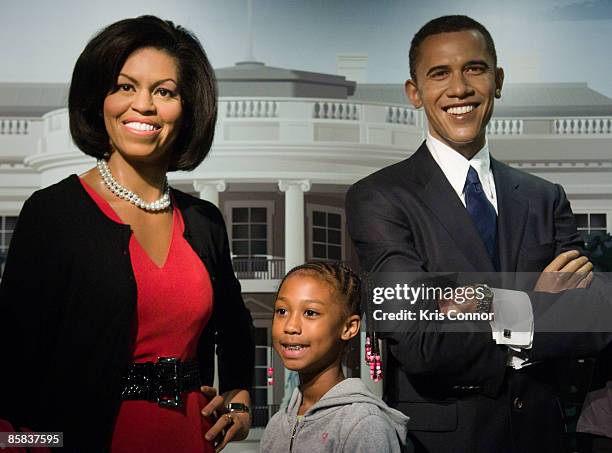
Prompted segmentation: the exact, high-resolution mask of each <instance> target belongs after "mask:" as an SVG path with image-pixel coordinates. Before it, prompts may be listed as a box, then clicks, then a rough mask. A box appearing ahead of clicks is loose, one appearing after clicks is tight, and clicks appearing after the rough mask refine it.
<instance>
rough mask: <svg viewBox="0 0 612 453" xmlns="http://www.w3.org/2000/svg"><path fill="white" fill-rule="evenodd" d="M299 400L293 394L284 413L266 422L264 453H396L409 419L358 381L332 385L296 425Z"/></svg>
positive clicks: (404, 434) (295, 393)
mask: <svg viewBox="0 0 612 453" xmlns="http://www.w3.org/2000/svg"><path fill="white" fill-rule="evenodd" d="M301 403H302V394H301V393H300V390H299V389H298V388H296V389H295V390H294V391H293V395H292V396H291V401H290V402H289V405H288V406H287V408H286V409H281V410H279V411H278V412H277V413H276V414H275V415H274V416H273V417H272V418H271V419H270V421H269V422H268V426H266V430H265V432H264V435H263V437H262V439H261V442H260V444H259V445H260V447H259V451H260V452H262V453H288V452H291V453H303V452H305V453H318V452H326V453H328V452H347V453H354V452H355V453H359V452H363V453H370V452H377V453H399V452H401V451H402V447H401V446H400V445H404V444H405V443H406V434H407V428H406V424H407V423H408V417H406V416H405V415H404V414H402V413H401V412H399V411H397V410H395V409H391V408H390V407H389V406H387V405H386V404H385V403H384V401H383V400H381V399H380V398H378V397H376V396H374V395H373V394H372V392H370V391H369V390H368V389H367V388H366V386H365V384H364V383H363V382H362V380H361V379H357V378H351V379H345V380H344V381H342V382H340V383H339V384H336V385H335V386H334V387H332V388H331V389H330V390H329V391H328V392H327V393H326V394H325V395H323V398H321V399H320V400H319V401H317V402H316V403H315V404H314V405H313V406H312V407H311V408H310V409H308V410H307V411H306V413H305V414H304V417H303V418H302V419H301V420H299V421H298V417H297V413H298V409H299V408H300V404H301Z"/></svg>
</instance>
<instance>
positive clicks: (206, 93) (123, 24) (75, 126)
mask: <svg viewBox="0 0 612 453" xmlns="http://www.w3.org/2000/svg"><path fill="white" fill-rule="evenodd" d="M145 47H152V48H155V49H159V50H163V51H165V52H167V53H168V54H169V55H170V56H172V57H173V58H175V59H176V61H177V67H178V79H179V80H178V85H179V91H180V93H181V104H182V115H181V126H180V129H179V131H178V134H177V137H176V140H175V141H174V143H173V145H172V150H171V152H172V155H171V158H170V165H169V168H168V170H169V171H174V170H193V169H194V168H196V167H197V166H198V165H199V164H200V163H201V162H202V160H204V158H205V157H206V155H207V154H208V152H209V150H210V147H211V145H212V141H213V137H214V133H215V123H216V120H217V85H216V82H215V76H214V72H213V69H212V67H211V65H210V63H209V61H208V58H207V57H206V53H205V52H204V49H203V48H202V45H201V44H200V42H199V41H198V39H197V38H196V37H195V35H194V34H193V33H191V32H190V31H188V30H186V29H185V28H183V27H181V26H177V25H174V24H173V23H172V22H171V21H166V20H162V19H160V18H158V17H155V16H140V17H136V18H132V19H124V20H121V21H119V22H115V23H113V24H111V25H109V26H107V27H106V28H104V29H103V30H101V31H100V32H98V34H96V35H95V36H94V37H93V38H92V39H91V40H90V41H89V43H88V44H87V46H86V47H85V49H84V50H83V52H82V53H81V55H80V56H79V58H78V60H77V62H76V65H75V67H74V71H73V73H72V82H71V84H70V93H69V96H68V111H69V114H70V133H71V134H72V139H73V140H74V142H75V143H76V145H77V146H78V147H79V148H80V149H81V150H82V151H83V152H84V153H85V154H89V155H90V156H93V157H96V158H98V159H101V158H103V157H104V156H105V154H107V153H108V152H109V151H110V145H109V137H108V133H107V131H106V127H105V126H104V118H103V117H102V114H101V112H102V107H103V104H104V99H105V98H106V96H107V95H108V94H109V93H110V92H111V91H112V90H113V89H114V87H115V85H116V83H117V77H118V76H119V72H120V71H121V68H122V67H123V65H124V63H125V61H126V60H127V59H128V57H129V56H130V55H131V54H132V53H133V52H135V51H136V50H139V49H142V48H145Z"/></svg>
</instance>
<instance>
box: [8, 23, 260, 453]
mask: <svg viewBox="0 0 612 453" xmlns="http://www.w3.org/2000/svg"><path fill="white" fill-rule="evenodd" d="M69 113H70V130H71V133H72V137H73V139H74V142H75V143H76V145H77V146H78V147H79V148H80V149H81V150H82V151H83V152H85V153H86V154H89V155H91V156H94V157H95V158H96V159H98V161H97V166H96V167H94V168H92V169H91V170H89V171H87V172H86V173H84V174H82V175H80V176H76V175H71V176H69V177H68V178H66V179H64V180H63V181H61V182H59V183H57V184H55V185H53V186H51V187H48V188H46V189H43V190H40V191H38V192H36V193H34V194H33V195H32V197H30V199H28V200H27V201H26V203H25V204H24V206H23V209H22V211H21V215H20V217H19V221H18V223H17V226H16V228H15V231H14V235H13V241H12V243H11V247H10V250H9V254H8V259H7V262H6V268H5V272H4V276H3V279H2V284H1V285H2V286H1V287H0V340H1V343H0V344H2V349H3V355H2V357H3V360H6V361H5V362H4V364H3V365H2V372H1V373H0V393H1V395H0V396H1V398H0V418H4V419H7V420H9V421H10V422H11V423H12V424H13V426H15V427H27V428H29V429H32V430H35V431H61V432H63V433H64V444H65V446H66V449H67V450H70V451H88V452H93V451H108V450H110V451H112V452H124V451H126V452H127V451H129V452H136V451H148V452H161V451H181V452H196V451H198V452H202V451H214V449H215V445H216V448H217V449H220V448H223V447H224V446H225V444H226V443H227V442H228V441H230V440H240V439H243V438H245V437H246V435H247V434H248V430H249V427H250V415H249V412H248V406H249V404H250V399H249V390H248V389H249V387H250V386H251V382H252V376H253V369H254V342H253V331H252V321H251V317H250V315H249V312H248V310H247V309H246V307H245V306H244V302H243V301H242V297H241V294H240V284H239V283H238V281H237V280H236V277H235V275H234V273H233V270H232V265H231V261H230V254H229V247H228V240H227V234H226V230H225V225H224V222H223V218H222V216H221V214H220V212H219V210H218V209H217V208H216V207H215V206H213V205H212V204H210V203H208V202H206V201H203V200H200V199H198V198H195V197H192V196H190V195H188V194H185V193H182V192H180V191H178V190H175V189H172V188H170V187H169V186H168V182H167V179H166V173H167V172H168V171H175V170H192V169H194V168H195V167H197V166H198V165H199V164H200V163H201V162H202V160H203V159H204V157H205V156H206V154H207V153H208V151H209V149H210V146H211V143H212V139H213V134H214V128H215V120H216V114H217V99H216V88H215V80H214V75H213V71H212V68H211V66H210V64H209V62H208V60H207V58H206V55H205V53H204V51H203V49H202V47H201V45H200V43H199V42H198V41H197V39H196V38H195V37H194V36H193V35H192V34H191V33H189V32H188V31H186V30H185V29H183V28H182V27H179V26H175V25H174V24H172V23H171V22H167V21H163V20H161V19H158V18H156V17H152V16H142V17H139V18H136V19H127V20H122V21H120V22H117V23H114V24H112V25H110V26H108V27H107V28H105V29H104V30H102V31H101V32H100V33H99V34H98V35H96V36H95V37H94V38H93V39H92V40H91V41H90V42H89V44H88V45H87V46H86V48H85V50H84V51H83V53H82V54H81V56H80V57H79V59H78V61H77V63H76V66H75V69H74V73H73V78H72V84H71V87H70V97H69ZM215 345H216V353H217V357H218V373H219V387H220V389H219V390H220V395H219V396H215V390H214V389H212V388H210V387H203V388H200V386H201V385H202V384H204V385H207V386H210V385H211V384H212V381H213V373H214V371H213V370H214V365H213V357H214V352H215ZM4 350H6V354H5V353H4ZM228 406H229V408H228Z"/></svg>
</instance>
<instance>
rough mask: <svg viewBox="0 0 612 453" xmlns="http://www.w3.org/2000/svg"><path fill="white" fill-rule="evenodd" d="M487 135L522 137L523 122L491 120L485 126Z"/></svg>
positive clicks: (514, 119)
mask: <svg viewBox="0 0 612 453" xmlns="http://www.w3.org/2000/svg"><path fill="white" fill-rule="evenodd" d="M487 134H488V135H523V120H520V119H516V118H492V119H491V121H489V124H488V125H487Z"/></svg>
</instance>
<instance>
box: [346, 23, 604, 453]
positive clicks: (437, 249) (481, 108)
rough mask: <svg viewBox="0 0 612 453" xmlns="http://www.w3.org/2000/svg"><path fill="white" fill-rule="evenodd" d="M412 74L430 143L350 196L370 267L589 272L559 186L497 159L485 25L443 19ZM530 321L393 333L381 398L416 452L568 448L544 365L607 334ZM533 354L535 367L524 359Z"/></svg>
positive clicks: (428, 30)
mask: <svg viewBox="0 0 612 453" xmlns="http://www.w3.org/2000/svg"><path fill="white" fill-rule="evenodd" d="M410 70H411V79H410V80H408V81H407V82H406V85H405V88H406V93H407V95H408V97H409V99H410V101H411V102H412V104H413V105H414V106H415V107H417V108H420V107H423V108H424V110H425V113H426V115H427V120H428V129H429V130H428V135H427V140H426V141H425V142H424V143H423V144H422V145H421V146H420V148H419V149H418V150H417V151H416V152H415V153H414V154H413V155H412V156H411V157H410V158H408V159H406V160H404V161H402V162H399V163H397V164H395V165H392V166H390V167H387V168H384V169H382V170H380V171H378V172H376V173H374V174H372V175H370V176H368V177H366V178H365V179H363V180H361V181H359V182H358V183H356V184H355V185H354V186H352V187H351V189H350V190H349V192H348V194H347V201H346V207H347V218H348V228H349V233H350V235H351V237H352V239H353V241H354V244H355V246H356V248H357V252H358V254H359V258H360V261H361V265H362V267H363V268H364V270H366V271H376V272H492V273H494V272H495V271H501V272H541V271H542V270H543V269H544V268H545V267H546V266H547V265H549V263H551V264H550V265H549V266H548V267H549V269H550V267H551V266H552V268H553V269H552V270H557V269H563V270H564V271H568V272H576V271H580V272H582V271H588V270H590V267H587V266H590V265H589V264H588V263H587V261H588V260H587V259H586V258H582V257H581V258H576V257H578V256H579V255H580V253H579V252H578V251H580V250H581V246H582V241H581V239H580V236H579V235H578V233H577V231H576V225H575V222H574V218H573V215H572V212H571V209H570V205H569V203H568V201H567V199H566V196H565V193H564V191H563V189H562V188H561V187H560V186H558V185H555V184H552V183H550V182H547V181H545V180H543V179H540V178H537V177H535V176H532V175H529V174H526V173H523V172H520V171H518V170H515V169H513V168H511V167H509V166H507V165H504V164H502V163H501V162H498V161H497V160H495V159H493V158H492V157H491V156H490V154H489V147H488V143H487V140H486V126H487V123H488V122H489V120H490V118H491V114H492V112H493V103H494V98H499V97H500V95H501V89H502V84H503V78H504V73H503V70H502V69H501V68H498V67H497V57H496V53H495V47H494V43H493V40H492V39H491V36H490V34H489V33H488V31H487V30H486V29H485V28H484V27H483V26H482V25H481V24H479V23H478V22H476V21H474V20H472V19H470V18H468V17H465V16H446V17H441V18H438V19H434V20H433V21H431V22H429V23H428V24H426V25H425V26H424V27H423V28H422V29H421V30H420V31H419V32H418V33H417V34H416V35H415V37H414V39H413V41H412V45H411V50H410ZM572 249H574V250H578V251H575V252H568V251H569V250H572ZM557 256H558V258H556V260H555V257H557ZM559 263H560V265H559V266H557V265H558V264H559ZM555 266H557V267H556V268H555ZM540 283H541V282H540V281H539V280H538V284H540ZM579 285H581V286H584V281H583V282H581V283H580V284H579ZM574 286H576V285H574ZM522 289H525V290H527V289H533V287H532V288H522ZM580 291H585V290H573V291H567V292H566V293H565V294H568V293H573V294H577V292H580ZM589 291H591V290H589ZM519 294H523V295H524V296H525V297H523V298H518V299H517V301H516V309H517V310H519V309H520V310H527V312H528V314H527V315H526V316H529V317H531V318H530V319H532V320H533V319H534V318H533V317H534V316H536V315H539V314H540V312H539V311H538V309H536V307H535V305H534V306H533V307H532V303H534V302H533V297H532V299H531V300H530V297H528V296H527V295H526V294H525V293H519ZM541 294H542V298H543V300H544V299H545V297H544V294H543V293H541ZM560 294H561V293H560ZM545 296H551V297H553V296H554V297H558V298H561V297H564V296H560V295H552V294H546V295H545ZM534 297H535V298H536V299H537V298H538V297H540V296H539V295H537V293H536V296H534ZM565 299H567V297H566V298H565ZM545 300H546V302H547V303H549V302H550V301H551V300H552V299H545ZM493 304H494V305H495V302H493ZM566 306H569V302H568V303H566ZM574 306H576V305H574ZM563 310H564V308H563V306H561V312H563ZM561 316H562V317H565V318H571V317H572V315H571V314H567V313H565V312H563V313H562V315H561ZM583 321H584V323H585V324H584V325H585V326H588V323H589V322H590V321H589V319H585V320H583ZM580 322H582V321H580ZM530 329H531V332H523V333H522V334H518V333H516V335H515V333H513V332H512V331H511V330H509V329H508V330H506V331H504V332H503V334H502V333H500V332H493V335H492V332H491V331H489V332H475V333H467V332H462V333H452V334H430V333H426V332H423V331H419V330H418V328H417V330H416V331H408V332H398V333H394V334H392V335H387V338H386V339H387V344H388V347H389V351H390V354H389V357H388V359H387V370H386V374H385V380H384V382H385V387H384V393H385V395H384V396H385V399H386V401H387V402H388V403H389V404H390V405H391V406H393V407H396V408H399V409H400V410H402V411H403V412H404V413H406V414H407V415H409V416H410V418H411V422H410V425H409V430H411V437H412V440H413V442H414V444H415V446H416V449H417V451H424V452H432V453H439V452H453V453H460V452H466V453H467V452H470V453H474V452H477V453H481V452H484V453H488V452H493V451H495V452H513V453H519V452H520V453H524V452H538V453H542V452H555V453H558V452H562V451H564V439H563V431H564V424H563V419H562V412H561V408H560V406H559V404H558V398H557V395H556V393H555V390H554V388H553V387H554V386H553V385H552V382H553V380H552V379H551V376H549V375H548V373H549V368H550V367H549V366H547V362H548V361H549V359H552V358H564V357H572V356H574V355H576V356H578V355H584V354H592V353H595V352H596V351H597V350H598V349H601V348H603V345H604V344H605V343H606V341H609V335H608V336H606V335H599V336H596V341H595V340H592V338H590V337H588V336H587V337H584V338H583V340H584V341H578V342H576V341H569V340H567V341H566V340H563V341H560V342H559V343H557V342H556V340H554V339H552V340H551V338H553V337H554V335H542V336H538V335H534V333H533V321H531V326H530ZM494 340H495V341H494ZM546 341H548V342H547V343H546ZM577 343H579V344H578V345H577V346H576V344H577ZM557 344H558V347H557V346H556V345H557ZM536 352H538V354H536ZM532 353H533V354H534V358H536V360H534V362H538V363H535V364H530V365H529V366H524V365H525V364H526V362H525V358H529V354H532Z"/></svg>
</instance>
